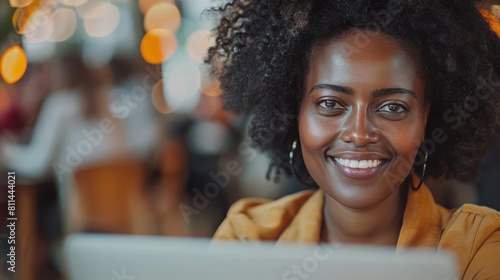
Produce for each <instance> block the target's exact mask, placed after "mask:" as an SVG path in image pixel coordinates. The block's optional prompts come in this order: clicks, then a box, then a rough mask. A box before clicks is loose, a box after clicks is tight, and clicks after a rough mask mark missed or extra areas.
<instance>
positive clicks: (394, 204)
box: [321, 184, 408, 246]
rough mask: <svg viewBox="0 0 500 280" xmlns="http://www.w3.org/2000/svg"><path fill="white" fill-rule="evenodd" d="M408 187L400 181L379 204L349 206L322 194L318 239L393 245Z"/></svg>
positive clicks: (399, 227)
mask: <svg viewBox="0 0 500 280" xmlns="http://www.w3.org/2000/svg"><path fill="white" fill-rule="evenodd" d="M407 192H408V188H407V186H405V184H403V185H402V186H401V187H400V188H399V189H398V190H397V191H395V192H394V193H393V194H392V195H391V196H390V197H388V198H387V199H386V200H385V201H383V202H382V203H380V204H378V205H375V206H373V207H371V208H369V209H352V208H348V207H345V206H344V205H342V204H340V203H338V202H337V201H335V200H334V199H333V198H331V197H330V196H328V195H325V206H324V208H323V216H324V219H323V226H322V230H321V242H327V243H349V244H377V245H388V246H396V245H397V242H398V238H399V232H400V230H401V226H402V224H403V215H404V211H405V207H406V197H407Z"/></svg>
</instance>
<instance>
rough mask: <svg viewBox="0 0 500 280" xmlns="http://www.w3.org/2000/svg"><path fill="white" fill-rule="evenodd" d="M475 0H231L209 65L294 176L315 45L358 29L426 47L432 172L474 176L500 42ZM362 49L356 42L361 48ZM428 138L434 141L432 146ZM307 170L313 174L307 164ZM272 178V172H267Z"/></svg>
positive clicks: (494, 89)
mask: <svg viewBox="0 0 500 280" xmlns="http://www.w3.org/2000/svg"><path fill="white" fill-rule="evenodd" d="M480 5H481V3H478V2H473V1H472V0H406V1H405V0H385V1H384V0H382V1H373V0H310V1H308V0H232V1H231V2H230V3H228V4H226V5H225V6H223V7H220V8H214V9H212V10H211V13H215V14H216V15H217V17H218V20H220V22H219V24H218V26H217V27H216V28H215V29H214V35H215V37H216V45H215V46H214V47H212V48H210V50H209V53H208V57H207V59H206V62H207V63H208V64H210V65H211V69H212V74H213V75H214V77H216V78H217V79H219V80H220V82H221V89H222V92H223V95H222V97H223V99H224V104H225V107H226V109H229V110H231V111H234V112H237V113H249V114H251V115H252V121H251V123H250V130H249V136H250V141H251V143H252V145H253V146H254V147H255V148H257V149H259V150H261V151H264V152H267V153H268V154H269V155H270V156H271V159H272V164H271V166H270V170H276V172H275V173H276V175H275V176H276V177H275V178H279V175H280V171H281V170H284V171H285V172H286V173H288V174H290V172H291V166H290V163H289V153H290V150H291V146H292V143H293V141H294V140H296V139H297V138H298V128H297V121H296V116H297V115H298V109H299V104H300V101H301V98H302V83H303V77H304V75H305V72H306V71H307V69H308V62H309V58H310V55H311V52H313V51H314V47H315V46H317V45H318V44H320V43H321V42H324V41H326V40H327V39H329V38H332V37H336V36H341V35H344V34H346V32H348V31H352V30H354V29H357V30H360V31H363V32H360V33H361V34H365V36H370V34H372V35H373V34H374V33H382V34H385V35H389V36H391V37H393V38H395V39H396V40H397V41H398V42H400V43H401V44H402V45H403V46H409V47H411V48H413V49H414V50H416V51H417V52H418V58H419V59H420V61H419V64H420V68H421V73H422V75H423V79H424V81H425V86H426V92H425V94H426V99H427V100H428V101H429V102H430V104H431V109H430V113H429V118H428V123H427V127H426V139H428V140H432V139H433V138H432V137H433V136H432V135H433V133H435V132H436V131H440V132H441V133H443V131H444V135H446V141H444V142H443V143H435V142H434V143H431V146H432V147H431V148H433V149H432V151H430V153H429V160H428V163H427V174H430V175H431V176H434V177H439V176H442V175H445V176H446V177H447V178H455V179H458V180H462V181H468V180H471V179H473V178H474V177H475V176H476V173H477V170H478V165H479V161H480V159H481V158H482V156H483V154H484V152H485V150H486V148H487V145H488V143H489V141H490V140H491V138H492V136H493V135H494V134H495V132H496V131H498V129H499V127H500V113H499V110H500V40H499V37H498V36H497V34H495V33H494V32H493V31H492V30H491V28H490V26H489V24H488V21H487V20H486V19H485V17H484V16H483V15H482V14H481V12H480V9H482V8H480V7H481V6H480ZM354 47H356V46H354ZM427 144H429V143H427ZM299 169H302V170H300V171H301V172H307V170H305V166H304V165H303V162H302V164H301V165H299ZM268 176H269V173H268Z"/></svg>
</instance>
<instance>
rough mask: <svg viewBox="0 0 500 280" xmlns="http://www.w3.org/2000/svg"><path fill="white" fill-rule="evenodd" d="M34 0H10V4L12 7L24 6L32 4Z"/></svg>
mask: <svg viewBox="0 0 500 280" xmlns="http://www.w3.org/2000/svg"><path fill="white" fill-rule="evenodd" d="M31 3H33V0H9V4H10V6H11V7H12V8H23V7H27V6H29V5H31Z"/></svg>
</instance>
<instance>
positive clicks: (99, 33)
mask: <svg viewBox="0 0 500 280" xmlns="http://www.w3.org/2000/svg"><path fill="white" fill-rule="evenodd" d="M99 9H100V10H101V11H102V13H101V14H100V15H98V16H96V17H92V18H85V19H84V22H83V25H84V26H85V31H87V34H88V35H89V36H90V37H96V38H101V37H105V36H108V35H109V34H111V33H113V31H115V29H116V27H117V26H118V24H119V23H120V10H119V9H118V7H116V6H115V5H112V4H109V3H104V4H101V5H100V6H99Z"/></svg>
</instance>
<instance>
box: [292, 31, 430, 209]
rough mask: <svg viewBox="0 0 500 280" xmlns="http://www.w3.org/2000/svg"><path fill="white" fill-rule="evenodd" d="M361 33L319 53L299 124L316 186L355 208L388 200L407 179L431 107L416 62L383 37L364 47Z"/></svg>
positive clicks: (307, 80) (315, 53) (333, 41)
mask: <svg viewBox="0 0 500 280" xmlns="http://www.w3.org/2000/svg"><path fill="white" fill-rule="evenodd" d="M357 39H358V38H357V37H356V32H353V33H352V34H350V35H346V36H344V37H341V38H334V39H330V40H329V41H327V42H326V43H324V44H322V45H320V46H318V47H316V48H315V49H314V51H313V56H312V58H311V61H310V68H309V72H308V73H307V74H306V76H305V87H304V93H303V99H302V102H301V105H300V110H299V116H298V125H299V137H300V141H301V148H302V154H303V157H304V162H305V164H306V167H307V169H308V171H309V173H310V174H311V176H312V178H313V179H314V181H315V182H316V183H317V184H318V185H319V186H320V187H321V188H322V189H323V190H324V191H325V193H326V194H327V195H329V196H330V197H331V198H333V199H334V200H336V201H337V202H339V203H341V204H342V205H344V206H347V207H351V208H357V209H360V208H368V207H371V206H375V205H376V204H377V203H380V202H382V201H384V200H385V199H386V198H388V197H389V196H390V195H391V194H392V193H393V192H395V191H396V190H397V189H398V188H399V186H400V185H401V183H402V182H403V181H404V179H405V178H406V177H407V175H408V173H409V172H410V170H411V167H412V165H413V162H414V159H415V155H416V154H417V152H418V147H419V145H420V143H421V142H422V141H423V138H424V132H425V124H426V122H427V113H428V107H426V105H425V103H424V81H423V80H422V78H421V77H420V75H419V69H418V64H417V62H416V61H415V55H412V54H410V53H409V52H408V51H407V50H405V49H403V48H402V47H401V46H399V45H398V44H397V43H396V41H395V40H394V39H392V38H390V37H387V36H384V35H377V36H374V37H372V38H370V41H369V42H368V44H366V45H364V46H363V47H362V48H355V47H354V46H358V45H359V44H357V43H359V42H358V40H357Z"/></svg>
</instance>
